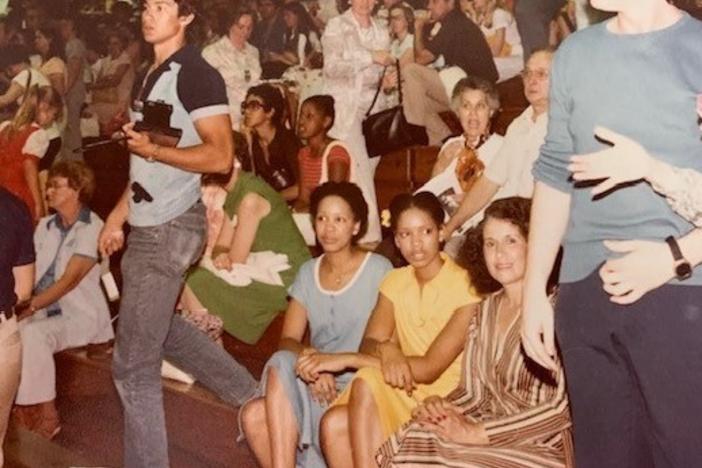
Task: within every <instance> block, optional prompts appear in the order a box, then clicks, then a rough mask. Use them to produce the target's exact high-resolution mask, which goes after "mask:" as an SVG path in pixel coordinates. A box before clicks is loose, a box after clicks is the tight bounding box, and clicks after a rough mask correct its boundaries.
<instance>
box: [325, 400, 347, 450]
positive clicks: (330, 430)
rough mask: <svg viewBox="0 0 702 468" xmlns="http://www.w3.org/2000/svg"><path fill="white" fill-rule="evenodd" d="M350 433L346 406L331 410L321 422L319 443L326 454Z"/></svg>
mask: <svg viewBox="0 0 702 468" xmlns="http://www.w3.org/2000/svg"><path fill="white" fill-rule="evenodd" d="M346 432H348V419H347V416H346V407H345V406H335V407H333V408H331V409H329V410H328V411H327V412H326V413H324V416H322V419H321V421H320V422H319V439H320V440H319V442H320V445H321V447H322V451H323V452H324V453H325V454H326V453H327V452H328V451H329V448H330V447H332V446H333V445H334V443H335V442H337V441H339V440H341V439H342V438H343V436H344V434H345V433H346Z"/></svg>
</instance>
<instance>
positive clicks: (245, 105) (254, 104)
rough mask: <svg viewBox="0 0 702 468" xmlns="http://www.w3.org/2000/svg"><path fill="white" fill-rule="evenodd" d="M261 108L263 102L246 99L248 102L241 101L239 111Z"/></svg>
mask: <svg viewBox="0 0 702 468" xmlns="http://www.w3.org/2000/svg"><path fill="white" fill-rule="evenodd" d="M262 108H263V103H261V102H258V101H248V102H242V103H241V112H242V113H243V112H246V111H247V110H251V111H254V110H257V109H262Z"/></svg>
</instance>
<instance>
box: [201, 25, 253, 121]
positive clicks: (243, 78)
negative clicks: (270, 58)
mask: <svg viewBox="0 0 702 468" xmlns="http://www.w3.org/2000/svg"><path fill="white" fill-rule="evenodd" d="M202 57H203V58H204V59H205V60H206V61H207V63H209V64H210V65H212V66H213V67H214V68H216V69H217V71H218V72H219V73H220V74H221V75H222V78H223V79H224V84H225V85H226V87H227V100H228V101H229V116H230V117H231V119H232V128H234V129H235V130H238V128H239V122H240V121H241V103H242V102H244V99H245V98H246V91H247V90H248V89H249V87H251V86H253V85H254V84H256V83H257V82H258V81H259V80H260V79H261V62H260V60H259V53H258V49H257V48H255V47H254V46H252V45H251V44H249V43H248V42H247V43H246V44H245V45H244V49H243V50H239V49H237V48H236V47H234V45H233V44H232V42H231V40H230V39H229V37H227V36H222V38H221V39H219V40H218V41H217V42H215V43H214V44H210V45H208V46H207V47H205V49H204V50H203V51H202Z"/></svg>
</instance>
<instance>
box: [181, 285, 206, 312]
mask: <svg viewBox="0 0 702 468" xmlns="http://www.w3.org/2000/svg"><path fill="white" fill-rule="evenodd" d="M180 305H181V306H182V307H183V309H185V310H192V311H198V310H206V307H205V306H204V305H202V302H200V299H198V298H197V296H196V295H195V293H194V292H193V290H192V289H190V288H189V287H188V285H187V283H186V284H185V285H184V286H183V292H182V293H180Z"/></svg>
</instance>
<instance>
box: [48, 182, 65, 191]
mask: <svg viewBox="0 0 702 468" xmlns="http://www.w3.org/2000/svg"><path fill="white" fill-rule="evenodd" d="M69 187H70V185H69V184H68V182H66V183H61V182H57V181H55V180H50V181H49V182H47V183H46V188H47V189H54V190H59V189H62V188H69Z"/></svg>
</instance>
